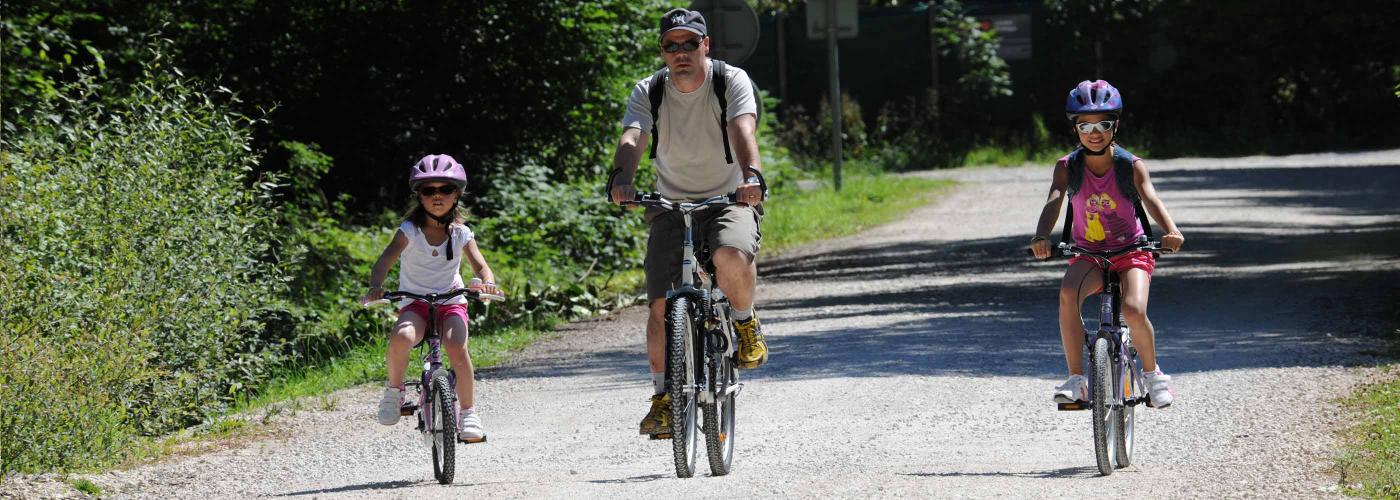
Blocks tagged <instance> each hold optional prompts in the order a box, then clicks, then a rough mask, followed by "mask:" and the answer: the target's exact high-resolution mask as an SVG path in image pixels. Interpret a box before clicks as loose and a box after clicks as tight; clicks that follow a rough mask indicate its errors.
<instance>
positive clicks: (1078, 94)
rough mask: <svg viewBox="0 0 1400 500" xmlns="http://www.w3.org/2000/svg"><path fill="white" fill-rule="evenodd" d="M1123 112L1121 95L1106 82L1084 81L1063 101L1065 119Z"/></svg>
mask: <svg viewBox="0 0 1400 500" xmlns="http://www.w3.org/2000/svg"><path fill="white" fill-rule="evenodd" d="M1122 112H1123V94H1120V93H1118V89H1116V88H1113V85H1110V84H1109V83H1108V80H1092V81H1090V80H1084V81H1082V82H1079V85H1076V86H1075V87H1074V89H1073V90H1070V91H1069V98H1068V99H1066V100H1065V117H1067V118H1069V119H1070V121H1074V117H1075V116H1078V115H1083V114H1089V113H1107V114H1111V115H1118V114H1119V113H1122Z"/></svg>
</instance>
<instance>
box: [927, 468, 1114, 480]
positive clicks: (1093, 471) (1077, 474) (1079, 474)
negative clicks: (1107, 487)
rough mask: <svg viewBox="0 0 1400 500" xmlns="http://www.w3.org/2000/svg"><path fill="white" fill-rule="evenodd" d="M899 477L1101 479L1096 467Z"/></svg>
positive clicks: (935, 473)
mask: <svg viewBox="0 0 1400 500" xmlns="http://www.w3.org/2000/svg"><path fill="white" fill-rule="evenodd" d="M899 475H901V476H915V477H1026V478H1033V479H1058V478H1091V477H1103V476H1101V475H1100V474H1099V469H1098V467H1095V466H1088V467H1066V468H1064V469H1055V470H1047V471H1035V472H911V473H900V474H899Z"/></svg>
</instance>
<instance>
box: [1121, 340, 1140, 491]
mask: <svg viewBox="0 0 1400 500" xmlns="http://www.w3.org/2000/svg"><path fill="white" fill-rule="evenodd" d="M1124 359H1126V360H1127V363H1126V364H1125V365H1124V369H1123V387H1125V388H1126V389H1127V390H1125V391H1123V392H1124V394H1123V399H1124V401H1125V402H1126V401H1127V400H1128V399H1129V398H1137V397H1140V396H1141V395H1142V394H1145V393H1144V392H1143V385H1144V384H1143V383H1142V368H1141V366H1140V365H1138V359H1137V357H1136V356H1133V355H1131V354H1129V355H1128V356H1127V357H1125V358H1124ZM1136 421H1137V405H1133V406H1128V405H1127V404H1124V405H1123V408H1122V409H1121V410H1120V411H1119V412H1118V416H1117V418H1116V423H1117V424H1118V436H1117V437H1118V439H1116V440H1115V441H1116V443H1115V449H1116V451H1115V453H1114V462H1116V463H1117V464H1118V468H1119V469H1122V468H1124V467H1127V466H1129V465H1132V463H1133V444H1134V439H1133V431H1134V428H1135V427H1136Z"/></svg>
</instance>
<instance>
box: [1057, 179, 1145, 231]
mask: <svg viewBox="0 0 1400 500" xmlns="http://www.w3.org/2000/svg"><path fill="white" fill-rule="evenodd" d="M1069 202H1070V210H1074V244H1076V245H1079V246H1080V247H1082V248H1085V249H1088V250H1091V251H1095V252H1111V251H1114V250H1118V249H1120V248H1123V247H1126V246H1128V245H1129V244H1132V243H1133V242H1134V241H1137V239H1138V237H1139V236H1142V235H1143V234H1144V233H1143V231H1142V223H1141V222H1139V221H1138V218H1137V212H1136V211H1134V210H1133V200H1132V199H1129V198H1128V196H1127V195H1125V194H1123V193H1122V191H1121V190H1119V189H1118V180H1117V174H1116V169H1113V168H1109V169H1108V173H1106V174H1104V175H1103V176H1097V175H1094V172H1093V171H1092V170H1089V168H1088V167H1087V166H1086V167H1084V183H1083V184H1081V185H1080V186H1079V191H1078V192H1076V193H1074V198H1071V199H1070V200H1069Z"/></svg>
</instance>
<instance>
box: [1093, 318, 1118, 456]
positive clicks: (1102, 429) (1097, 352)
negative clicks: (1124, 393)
mask: <svg viewBox="0 0 1400 500" xmlns="http://www.w3.org/2000/svg"><path fill="white" fill-rule="evenodd" d="M1109 352H1110V349H1109V341H1108V339H1106V338H1103V337H1099V338H1097V339H1095V340H1094V350H1093V352H1091V353H1090V356H1091V361H1092V363H1090V369H1091V370H1092V372H1093V373H1092V376H1093V380H1091V383H1092V384H1093V385H1094V388H1093V393H1094V394H1093V397H1094V401H1093V404H1092V406H1093V409H1094V457H1095V458H1096V459H1097V461H1098V466H1099V473H1100V474H1103V475H1105V476H1107V475H1109V474H1113V461H1114V460H1113V452H1114V451H1115V450H1114V449H1113V446H1114V441H1115V440H1116V438H1115V437H1114V429H1115V427H1117V425H1115V424H1116V422H1115V419H1114V405H1113V396H1114V390H1113V370H1112V366H1113V365H1112V364H1111V363H1110V362H1109V358H1108V356H1109Z"/></svg>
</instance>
